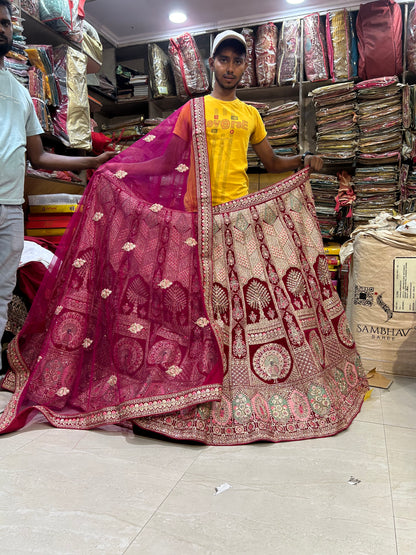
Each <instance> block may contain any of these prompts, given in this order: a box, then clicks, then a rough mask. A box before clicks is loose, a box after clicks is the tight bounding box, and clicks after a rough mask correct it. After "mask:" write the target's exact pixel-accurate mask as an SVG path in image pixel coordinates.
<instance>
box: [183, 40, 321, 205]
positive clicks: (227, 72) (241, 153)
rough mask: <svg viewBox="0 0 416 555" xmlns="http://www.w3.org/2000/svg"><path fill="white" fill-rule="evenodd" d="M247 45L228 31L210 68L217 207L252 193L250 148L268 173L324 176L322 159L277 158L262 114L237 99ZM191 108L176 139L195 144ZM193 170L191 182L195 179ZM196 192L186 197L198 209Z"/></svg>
mask: <svg viewBox="0 0 416 555" xmlns="http://www.w3.org/2000/svg"><path fill="white" fill-rule="evenodd" d="M246 53H247V45H246V42H245V39H244V37H243V36H242V35H240V34H239V33H236V32H235V31H224V32H222V33H220V34H219V35H217V36H216V37H215V40H214V43H213V47H212V52H211V57H210V58H209V67H210V69H211V70H212V72H213V74H214V78H215V81H214V86H213V91H212V93H211V94H210V95H207V96H206V97H205V99H204V100H205V125H206V136H207V143H208V155H209V167H210V177H211V194H212V204H213V205H214V206H215V205H217V204H221V203H223V202H227V201H229V200H233V199H236V198H239V197H242V196H244V195H246V194H248V175H247V149H248V146H249V143H251V145H252V147H253V149H254V151H255V152H256V154H257V156H258V157H259V158H260V160H261V161H262V163H263V165H264V167H265V168H266V170H267V171H269V172H272V173H282V172H287V171H291V170H292V171H293V170H296V169H297V168H300V167H301V166H302V165H304V166H308V165H309V166H310V167H311V168H312V169H313V170H315V171H319V170H320V169H321V168H322V165H323V162H322V159H321V158H320V157H319V156H314V155H311V154H308V155H306V156H304V157H303V156H301V155H296V156H288V157H286V156H277V155H276V154H275V153H274V152H273V149H272V147H271V146H270V143H269V141H268V140H267V138H266V135H267V132H266V129H265V127H264V124H263V121H262V119H261V117H260V114H259V113H258V111H257V110H256V108H254V107H253V106H250V105H248V104H245V103H244V102H242V101H241V100H239V99H238V98H237V96H236V90H237V85H238V83H239V82H240V80H241V78H242V76H243V73H244V71H245V70H246V68H247V60H246ZM190 121H191V119H190V107H189V105H186V106H184V108H183V110H182V113H181V114H180V116H179V119H178V122H177V124H176V127H175V131H174V132H175V134H176V135H178V136H179V137H181V138H182V139H184V140H187V141H188V140H190V134H191V128H190ZM192 173H193V172H192V168H191V171H190V179H192V177H191V176H192ZM192 197H193V193H192V191H191V188H189V189H188V191H187V194H186V195H185V206H186V207H187V208H188V210H193V209H195V206H196V205H195V200H196V199H194V198H192Z"/></svg>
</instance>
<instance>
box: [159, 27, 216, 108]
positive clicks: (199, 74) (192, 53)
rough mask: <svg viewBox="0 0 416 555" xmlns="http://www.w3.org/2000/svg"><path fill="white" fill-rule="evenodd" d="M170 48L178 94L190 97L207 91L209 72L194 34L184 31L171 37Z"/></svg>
mask: <svg viewBox="0 0 416 555" xmlns="http://www.w3.org/2000/svg"><path fill="white" fill-rule="evenodd" d="M168 50H169V58H170V61H171V64H172V69H173V76H174V80H175V86H176V92H177V94H178V96H182V97H189V96H192V95H194V94H200V93H205V92H207V91H208V90H209V82H208V73H207V70H206V67H205V65H204V62H203V60H202V57H201V53H200V51H199V49H198V46H197V44H196V42H195V39H194V38H193V36H192V35H191V34H190V33H183V34H182V35H180V36H179V37H176V38H171V39H170V40H169V48H168Z"/></svg>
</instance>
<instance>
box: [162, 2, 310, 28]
mask: <svg viewBox="0 0 416 555" xmlns="http://www.w3.org/2000/svg"><path fill="white" fill-rule="evenodd" d="M302 1H303V0H302ZM187 19H188V17H187V15H186V13H183V12H171V13H170V14H169V20H170V21H172V23H184V22H185V21H186V20H187Z"/></svg>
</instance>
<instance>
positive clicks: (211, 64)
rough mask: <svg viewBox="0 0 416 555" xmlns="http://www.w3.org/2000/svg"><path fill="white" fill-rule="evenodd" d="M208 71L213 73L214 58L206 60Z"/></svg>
mask: <svg viewBox="0 0 416 555" xmlns="http://www.w3.org/2000/svg"><path fill="white" fill-rule="evenodd" d="M208 65H209V69H211V70H212V71H214V58H208Z"/></svg>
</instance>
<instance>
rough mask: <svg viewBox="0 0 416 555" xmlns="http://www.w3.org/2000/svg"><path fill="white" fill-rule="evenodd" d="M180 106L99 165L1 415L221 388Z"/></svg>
mask: <svg viewBox="0 0 416 555" xmlns="http://www.w3.org/2000/svg"><path fill="white" fill-rule="evenodd" d="M177 117H178V112H177V113H175V114H174V115H173V116H171V117H170V118H168V120H167V121H166V122H165V123H164V124H162V125H160V126H159V127H158V128H157V129H156V130H155V131H154V132H152V134H149V135H147V136H146V137H145V138H144V139H142V140H140V141H138V142H137V143H136V144H135V145H133V146H132V147H130V148H129V149H128V150H126V151H125V152H124V153H122V154H120V155H119V156H117V157H116V158H115V159H113V161H112V163H111V164H108V165H107V166H105V167H103V168H102V169H100V170H99V171H97V172H96V173H95V175H94V177H93V179H92V181H91V182H90V183H89V185H88V188H87V191H86V193H85V194H84V196H83V199H82V201H81V203H80V206H79V209H78V211H77V212H76V213H75V214H74V216H73V218H72V222H71V225H70V227H69V229H68V230H67V232H66V235H65V236H64V238H63V240H62V242H61V245H60V247H59V249H58V251H57V253H56V259H55V263H54V264H53V267H52V268H51V270H50V271H49V272H48V275H47V276H46V277H45V280H44V282H43V284H42V286H41V288H40V291H39V293H38V295H37V297H36V299H35V301H34V304H33V306H32V309H31V311H30V316H29V317H28V319H27V321H26V324H25V326H24V328H23V330H22V332H21V333H20V334H19V336H18V338H17V340H16V343H15V345H14V346H13V347H12V348H11V353H10V360H11V365H12V368H13V370H12V372H10V373H9V374H8V375H7V376H6V379H5V382H4V385H3V386H4V387H6V388H9V389H14V390H15V395H14V397H13V400H12V402H11V403H10V405H9V407H8V408H7V409H6V411H5V413H4V415H3V416H2V418H1V421H0V425H1V429H3V431H10V430H13V429H16V428H18V427H20V426H21V425H22V424H23V423H24V421H25V419H26V418H27V415H28V413H30V412H31V411H32V409H34V408H36V409H37V410H39V411H41V412H43V414H44V415H45V416H46V417H47V418H48V420H49V421H50V422H51V423H52V424H54V425H56V426H64V427H79V428H90V427H94V426H99V425H101V424H106V423H117V422H122V421H124V420H128V419H129V418H131V417H133V416H136V417H137V416H140V415H150V414H159V413H160V411H161V410H162V411H169V410H173V409H180V408H183V407H187V406H191V405H193V404H196V403H199V402H201V401H207V400H212V399H216V398H218V397H219V390H220V384H221V382H222V361H221V355H220V350H219V347H218V345H217V342H216V339H215V335H214V333H213V331H212V329H211V326H210V325H209V320H208V314H207V311H206V309H205V306H204V297H203V295H202V287H201V279H200V268H199V255H198V216H197V214H196V213H189V212H186V211H185V210H184V208H183V195H184V192H185V190H186V184H187V179H188V174H189V166H190V145H188V144H185V142H184V141H183V140H182V139H179V138H178V137H177V136H176V135H174V134H173V133H172V131H173V128H174V125H175V123H176V120H177Z"/></svg>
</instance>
